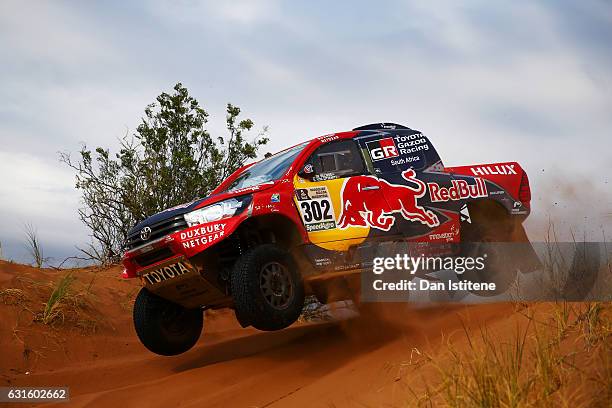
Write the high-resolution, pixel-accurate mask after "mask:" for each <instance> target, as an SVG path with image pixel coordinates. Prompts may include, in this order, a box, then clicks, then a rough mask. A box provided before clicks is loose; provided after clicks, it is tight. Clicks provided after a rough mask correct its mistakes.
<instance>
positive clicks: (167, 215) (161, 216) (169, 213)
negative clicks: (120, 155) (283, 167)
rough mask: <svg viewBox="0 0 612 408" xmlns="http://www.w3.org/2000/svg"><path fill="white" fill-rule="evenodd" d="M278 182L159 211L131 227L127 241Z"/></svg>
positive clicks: (262, 189)
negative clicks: (170, 221)
mask: <svg viewBox="0 0 612 408" xmlns="http://www.w3.org/2000/svg"><path fill="white" fill-rule="evenodd" d="M278 182H279V181H278V180H277V181H271V182H269V183H263V184H258V185H256V186H253V187H248V188H244V189H240V190H235V191H231V192H229V193H220V194H214V195H211V196H208V197H205V198H198V199H196V200H194V201H192V202H190V203H185V204H180V205H177V206H174V207H171V208H168V209H166V210H163V211H160V212H158V213H157V214H155V215H152V216H150V217H148V218H146V219H144V220H143V221H141V222H139V223H138V224H136V225H135V226H134V227H132V229H130V231H129V232H128V239H129V237H132V236H133V235H135V234H139V233H140V231H141V230H142V229H143V228H144V227H153V226H155V225H158V224H160V223H163V222H164V221H166V220H169V219H171V218H175V217H177V216H179V215H183V214H186V213H188V212H190V211H193V210H196V209H198V208H202V207H206V206H208V205H212V204H215V203H218V202H220V201H223V200H227V199H229V198H233V197H240V196H244V195H248V194H252V193H254V192H257V191H264V190H268V189H270V188H272V187H274V186H275V185H276V184H278Z"/></svg>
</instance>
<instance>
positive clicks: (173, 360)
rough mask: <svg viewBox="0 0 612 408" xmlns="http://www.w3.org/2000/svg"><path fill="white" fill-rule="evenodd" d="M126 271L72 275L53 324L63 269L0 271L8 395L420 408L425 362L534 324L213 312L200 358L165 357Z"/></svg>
mask: <svg viewBox="0 0 612 408" xmlns="http://www.w3.org/2000/svg"><path fill="white" fill-rule="evenodd" d="M120 272H121V269H120V268H118V267H113V268H109V269H97V268H85V269H76V270H72V274H73V276H74V277H75V278H76V281H75V282H74V283H73V284H72V286H71V292H72V294H73V297H74V299H73V303H74V304H75V305H76V306H74V308H70V307H66V308H65V309H62V312H63V313H62V314H61V316H59V317H56V318H55V319H54V320H53V321H50V322H47V324H45V323H44V322H42V321H41V315H40V313H41V311H42V310H44V303H45V302H46V300H47V299H48V297H49V294H50V292H51V291H52V286H53V284H54V283H55V282H57V281H58V279H60V277H61V276H63V275H64V274H65V273H66V271H56V270H53V269H36V268H32V267H28V266H23V265H17V264H13V263H8V262H4V261H0V289H2V290H4V292H0V293H3V294H4V295H3V297H2V299H0V300H2V302H0V311H1V312H0V313H1V315H2V319H1V320H0V349H1V350H2V353H1V355H0V385H1V386H69V387H70V393H71V400H70V402H69V403H67V404H66V403H64V404H58V406H71V407H84V406H94V407H108V406H115V407H170V406H184V407H302V406H303V407H313V406H315V407H318V406H321V407H344V406H361V407H380V406H384V407H392V406H416V405H417V402H418V401H417V397H416V395H418V394H419V393H420V392H421V391H422V390H423V389H424V388H423V384H424V383H427V382H428V381H429V379H432V381H434V379H435V378H436V376H437V375H438V374H439V370H438V369H437V368H435V367H434V366H433V365H432V364H429V363H428V358H430V357H431V356H436V355H438V354H440V353H442V351H443V349H444V348H445V347H446V345H447V344H448V342H449V341H454V343H453V344H454V345H455V346H454V347H456V348H457V349H458V350H461V349H464V350H465V349H467V347H468V341H466V332H467V333H469V334H471V335H473V336H478V335H479V333H481V332H482V329H483V328H484V327H486V328H487V330H491V331H492V332H495V333H497V334H496V335H500V336H503V335H504V334H509V333H513V332H515V331H516V330H517V328H520V327H525V326H527V325H528V324H529V322H528V319H526V318H525V317H524V315H525V313H523V312H522V310H524V309H522V308H524V307H526V306H524V305H523V306H521V305H517V304H510V303H502V304H488V305H433V306H431V307H426V308H423V307H421V308H415V307H413V306H411V305H410V304H387V305H369V306H366V307H364V308H362V310H361V315H360V316H359V317H356V318H352V319H348V320H340V321H325V322H298V323H296V324H294V325H293V326H292V327H290V328H288V329H285V330H282V331H278V332H260V331H257V330H255V329H252V328H247V329H243V328H241V327H240V326H239V325H238V323H237V322H236V321H235V318H234V316H233V313H232V312H231V311H229V310H228V311H214V312H207V313H206V318H205V328H204V334H203V335H202V338H201V339H200V341H199V342H198V344H197V345H196V347H195V348H194V349H192V350H191V351H189V352H187V353H185V354H183V355H181V356H177V357H161V356H157V355H154V354H152V353H150V352H149V351H147V350H146V349H145V348H144V347H143V346H142V345H141V344H140V343H139V341H138V339H137V337H136V334H135V332H134V329H133V327H132V322H131V305H132V303H131V302H132V301H133V298H134V297H135V294H136V291H137V290H138V289H139V286H138V282H137V281H135V280H123V279H121V278H120ZM6 289H13V290H12V291H6ZM551 307H553V306H551V305H549V304H541V305H535V306H531V308H533V309H535V310H536V311H537V310H544V309H547V308H548V309H550V308H551ZM587 386H588V387H590V385H587ZM592 390H593V391H594V392H599V391H598V388H597V386H596V385H593V388H592ZM15 406H17V405H15ZM18 406H24V405H23V404H19V405H18Z"/></svg>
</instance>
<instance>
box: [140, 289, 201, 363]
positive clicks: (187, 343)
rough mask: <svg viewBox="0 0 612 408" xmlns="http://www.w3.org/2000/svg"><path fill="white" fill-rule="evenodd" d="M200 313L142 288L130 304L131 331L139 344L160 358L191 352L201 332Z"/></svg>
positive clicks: (198, 310)
mask: <svg viewBox="0 0 612 408" xmlns="http://www.w3.org/2000/svg"><path fill="white" fill-rule="evenodd" d="M203 325H204V313H203V312H202V310H200V309H186V308H184V307H183V306H181V305H178V304H176V303H173V302H170V301H169V300H166V299H163V298H161V297H159V296H157V295H155V294H153V293H151V292H149V291H148V290H147V289H145V288H142V289H141V290H140V292H139V293H138V296H137V297H136V301H135V303H134V328H135V329H136V334H137V335H138V338H139V339H140V341H141V342H142V344H143V345H144V346H145V347H146V348H148V349H149V350H150V351H152V352H153V353H156V354H160V355H162V356H175V355H177V354H181V353H184V352H186V351H187V350H189V349H191V348H192V347H193V346H194V345H195V344H196V342H197V341H198V339H199V338H200V335H201V333H202V327H203Z"/></svg>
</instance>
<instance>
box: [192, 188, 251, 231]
mask: <svg viewBox="0 0 612 408" xmlns="http://www.w3.org/2000/svg"><path fill="white" fill-rule="evenodd" d="M251 198H252V197H251V196H250V195H247V196H242V197H237V198H230V199H229V200H225V201H221V202H219V203H216V204H213V205H209V206H207V207H203V208H199V209H197V210H195V211H192V212H190V213H187V214H185V221H187V225H189V226H190V227H193V226H194V225H198V224H204V223H206V222H214V221H219V220H222V219H224V218H230V217H233V216H235V215H238V214H240V213H242V211H243V210H244V209H245V208H246V207H248V205H249V204H250V203H251Z"/></svg>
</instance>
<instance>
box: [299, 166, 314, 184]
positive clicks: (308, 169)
mask: <svg viewBox="0 0 612 408" xmlns="http://www.w3.org/2000/svg"><path fill="white" fill-rule="evenodd" d="M298 176H300V177H301V178H303V179H306V180H312V179H313V178H314V176H315V171H314V166H313V165H312V164H310V163H307V164H305V165H304V167H302V170H300V171H299V172H298Z"/></svg>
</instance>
